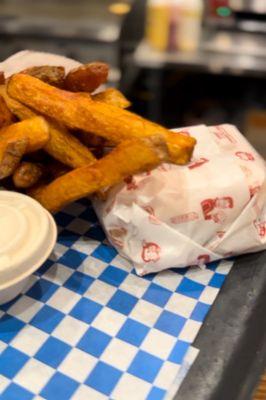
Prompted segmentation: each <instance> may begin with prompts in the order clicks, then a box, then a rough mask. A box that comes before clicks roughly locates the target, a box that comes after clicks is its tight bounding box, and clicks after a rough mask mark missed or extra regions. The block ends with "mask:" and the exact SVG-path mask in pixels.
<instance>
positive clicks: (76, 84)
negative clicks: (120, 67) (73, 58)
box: [65, 62, 109, 92]
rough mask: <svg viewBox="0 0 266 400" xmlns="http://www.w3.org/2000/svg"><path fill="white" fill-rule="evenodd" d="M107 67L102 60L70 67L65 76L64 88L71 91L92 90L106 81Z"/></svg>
mask: <svg viewBox="0 0 266 400" xmlns="http://www.w3.org/2000/svg"><path fill="white" fill-rule="evenodd" d="M108 72H109V67H108V65H107V64H105V63H102V62H93V63H90V64H84V65H82V66H80V67H78V68H75V69H72V70H71V71H70V72H69V73H68V74H67V76H66V78H65V88H66V89H67V90H70V91H71V92H94V90H96V89H97V88H98V87H99V86H100V85H101V84H103V83H105V82H106V81H107V77H108Z"/></svg>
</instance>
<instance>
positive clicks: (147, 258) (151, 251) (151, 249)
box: [141, 242, 161, 263]
mask: <svg viewBox="0 0 266 400" xmlns="http://www.w3.org/2000/svg"><path fill="white" fill-rule="evenodd" d="M141 257H142V260H143V261H144V262H146V263H149V262H157V261H159V260H160V258H161V247H160V246H159V245H158V244H157V243H153V242H148V243H147V242H144V244H143V247H142V253H141Z"/></svg>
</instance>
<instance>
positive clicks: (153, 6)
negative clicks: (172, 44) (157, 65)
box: [146, 0, 170, 51]
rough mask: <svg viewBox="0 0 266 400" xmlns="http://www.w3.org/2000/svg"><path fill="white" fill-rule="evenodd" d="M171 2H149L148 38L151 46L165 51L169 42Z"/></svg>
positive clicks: (150, 0) (166, 0)
mask: <svg viewBox="0 0 266 400" xmlns="http://www.w3.org/2000/svg"><path fill="white" fill-rule="evenodd" d="M169 22H170V1H168V0H148V4H147V21H146V38H147V41H148V43H149V44H150V46H152V47H153V48H155V49H157V50H160V51H165V50H167V49H168V42H169Z"/></svg>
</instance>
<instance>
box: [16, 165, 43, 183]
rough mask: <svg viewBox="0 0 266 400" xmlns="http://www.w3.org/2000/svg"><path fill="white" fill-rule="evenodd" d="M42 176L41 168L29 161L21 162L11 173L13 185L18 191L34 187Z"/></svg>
mask: <svg viewBox="0 0 266 400" xmlns="http://www.w3.org/2000/svg"><path fill="white" fill-rule="evenodd" d="M42 175H43V167H42V166H41V165H40V164H35V163H32V162H29V161H23V162H22V163H21V164H20V165H18V167H17V168H16V170H15V171H14V173H13V176H12V179H13V182H14V185H15V186H16V187H17V188H20V189H28V188H30V187H32V186H33V185H35V184H36V183H37V182H38V180H39V179H40V178H41V176H42Z"/></svg>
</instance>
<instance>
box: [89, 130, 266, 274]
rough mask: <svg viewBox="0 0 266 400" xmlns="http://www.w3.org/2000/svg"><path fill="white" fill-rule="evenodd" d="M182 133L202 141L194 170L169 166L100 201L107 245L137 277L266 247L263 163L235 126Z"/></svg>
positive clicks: (134, 179) (96, 203) (129, 182)
mask: <svg viewBox="0 0 266 400" xmlns="http://www.w3.org/2000/svg"><path fill="white" fill-rule="evenodd" d="M182 131H184V129H182ZM184 134H187V135H191V136H194V137H195V138H196V139H197V146H196V148H195V152H194V157H193V159H192V161H191V163H190V164H189V165H187V166H182V167H180V166H176V165H172V164H163V165H161V166H160V167H158V168H157V169H155V170H153V171H151V172H148V173H144V174H141V175H138V176H133V177H131V178H129V179H127V180H126V182H124V183H123V184H122V185H119V186H117V187H115V188H114V189H112V190H111V191H110V192H109V194H108V198H107V200H106V201H104V202H102V201H99V200H95V201H94V206H95V209H96V212H97V214H98V216H99V218H100V221H101V223H102V225H103V227H104V229H105V231H106V233H107V236H108V239H109V240H110V242H111V243H112V244H113V245H114V246H115V247H116V248H117V250H118V251H119V253H120V254H121V255H123V256H124V257H126V258H127V259H128V260H130V261H131V262H132V263H133V264H134V266H135V268H136V271H137V273H138V274H139V275H145V274H148V273H151V272H158V271H161V270H164V269H168V268H174V267H186V266H190V265H199V266H204V265H205V264H206V263H208V262H211V261H214V260H218V259H222V258H226V257H230V256H233V255H238V254H243V253H249V252H256V251H259V250H263V249H265V248H266V186H265V185H266V183H265V176H266V175H265V172H266V169H265V162H264V160H263V158H262V157H261V156H260V155H259V154H258V153H257V152H256V151H255V150H254V148H252V146H251V145H250V144H249V143H248V142H247V140H246V139H245V138H244V137H243V136H242V135H241V133H240V132H239V131H238V130H237V129H236V128H235V127H234V126H231V125H221V126H214V127H206V126H197V127H191V128H187V129H185V132H184Z"/></svg>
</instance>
